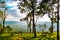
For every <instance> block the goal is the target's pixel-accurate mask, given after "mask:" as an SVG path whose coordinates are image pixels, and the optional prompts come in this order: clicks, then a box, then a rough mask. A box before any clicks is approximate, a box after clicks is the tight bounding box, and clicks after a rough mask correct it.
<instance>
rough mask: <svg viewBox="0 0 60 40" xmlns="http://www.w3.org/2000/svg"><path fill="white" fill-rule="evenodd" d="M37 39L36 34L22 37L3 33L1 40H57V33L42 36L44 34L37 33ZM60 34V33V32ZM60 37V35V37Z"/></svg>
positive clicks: (23, 34) (0, 36)
mask: <svg viewBox="0 0 60 40" xmlns="http://www.w3.org/2000/svg"><path fill="white" fill-rule="evenodd" d="M36 34H37V37H36V38H34V37H33V35H34V34H32V33H31V34H30V33H22V35H21V34H20V33H19V34H15V33H14V34H13V35H11V34H9V33H8V34H6V33H3V34H1V35H0V40H49V39H50V40H57V33H56V32H53V33H52V34H42V33H36ZM59 34H60V32H59ZM59 36H60V35H59Z"/></svg>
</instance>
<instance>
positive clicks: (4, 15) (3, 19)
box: [0, 1, 7, 28]
mask: <svg viewBox="0 0 60 40" xmlns="http://www.w3.org/2000/svg"><path fill="white" fill-rule="evenodd" d="M0 5H1V6H0V8H2V9H1V11H2V12H1V18H2V21H3V28H4V27H5V19H6V17H7V14H6V10H7V9H6V7H5V1H1V2H0Z"/></svg>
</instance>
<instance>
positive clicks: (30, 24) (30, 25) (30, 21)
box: [30, 15, 31, 34]
mask: <svg viewBox="0 0 60 40" xmlns="http://www.w3.org/2000/svg"><path fill="white" fill-rule="evenodd" d="M30 34H31V15H30Z"/></svg>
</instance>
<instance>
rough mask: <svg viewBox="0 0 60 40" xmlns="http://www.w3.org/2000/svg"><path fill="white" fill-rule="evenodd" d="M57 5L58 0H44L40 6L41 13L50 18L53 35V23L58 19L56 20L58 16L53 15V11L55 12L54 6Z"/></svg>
mask: <svg viewBox="0 0 60 40" xmlns="http://www.w3.org/2000/svg"><path fill="white" fill-rule="evenodd" d="M56 3H57V0H47V1H46V0H42V2H41V3H40V6H39V7H38V8H40V9H41V10H40V11H42V12H43V14H48V17H49V18H50V20H51V26H52V32H51V33H53V21H54V20H55V19H56V18H54V16H56V14H55V15H53V14H54V13H53V11H55V10H54V6H55V4H56ZM50 14H51V15H50Z"/></svg>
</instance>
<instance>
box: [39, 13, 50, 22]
mask: <svg viewBox="0 0 60 40" xmlns="http://www.w3.org/2000/svg"><path fill="white" fill-rule="evenodd" d="M38 21H46V22H50V18H49V17H48V15H47V14H46V15H44V16H43V17H42V18H40V19H39V20H38Z"/></svg>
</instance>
